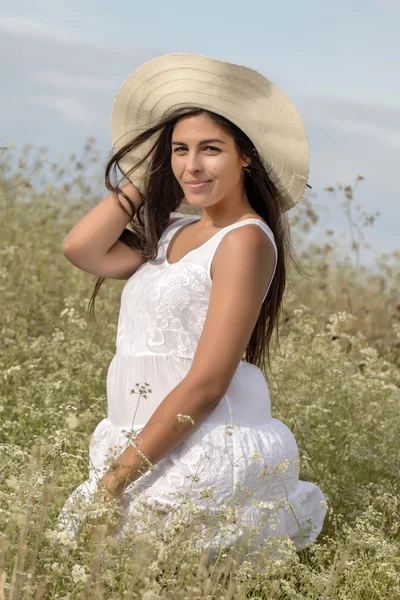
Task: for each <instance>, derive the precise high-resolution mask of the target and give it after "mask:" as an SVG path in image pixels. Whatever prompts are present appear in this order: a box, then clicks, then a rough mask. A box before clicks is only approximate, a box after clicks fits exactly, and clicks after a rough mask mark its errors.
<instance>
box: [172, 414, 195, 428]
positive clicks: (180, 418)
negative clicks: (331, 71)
mask: <svg viewBox="0 0 400 600" xmlns="http://www.w3.org/2000/svg"><path fill="white" fill-rule="evenodd" d="M176 418H177V419H178V421H179V422H180V423H186V422H190V423H191V424H192V425H194V421H193V419H192V417H190V416H189V415H181V414H180V413H179V414H178V415H176Z"/></svg>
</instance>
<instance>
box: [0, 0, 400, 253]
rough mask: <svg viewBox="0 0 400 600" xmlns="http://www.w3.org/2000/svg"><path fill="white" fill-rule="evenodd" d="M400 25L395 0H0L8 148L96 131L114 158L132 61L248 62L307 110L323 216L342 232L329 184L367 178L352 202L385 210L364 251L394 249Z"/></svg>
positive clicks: (71, 142) (0, 69) (315, 196)
mask: <svg viewBox="0 0 400 600" xmlns="http://www.w3.org/2000/svg"><path fill="white" fill-rule="evenodd" d="M399 26H400V0H357V1H356V0H354V1H351V0H348V1H342V0H335V2H322V1H321V0H303V1H302V2H298V0H286V1H285V2H274V3H273V2H270V1H269V0H253V1H252V2H248V3H246V2H243V1H241V2H238V1H236V0H202V2H199V3H190V2H182V1H178V0H169V1H168V2H164V1H161V0H153V1H147V2H146V1H141V2H138V0H130V1H129V2H127V1H126V0H120V2H119V3H110V2H108V1H107V2H106V1H105V0H96V1H95V0H80V1H78V0H69V1H68V3H67V2H61V1H60V0H52V1H50V0H36V1H35V3H32V2H31V1H29V2H28V1H27V0H19V1H18V3H15V2H14V1H11V0H3V1H2V4H1V8H0V74H1V81H2V83H3V86H2V89H3V92H2V94H0V106H1V109H2V116H3V118H2V126H1V131H0V146H7V145H9V144H10V143H11V142H14V143H15V144H16V145H17V148H19V147H22V146H23V145H24V144H26V143H32V144H34V145H37V146H46V147H48V148H49V151H48V154H49V155H50V156H51V158H55V157H58V156H59V155H60V154H63V155H68V154H69V153H72V152H75V153H77V154H78V155H79V153H80V151H81V150H82V148H83V145H84V143H85V141H86V140H87V138H88V137H89V136H93V137H94V138H96V140H97V145H98V148H99V149H100V150H101V152H102V153H104V158H105V159H106V158H107V157H109V156H110V152H111V141H110V134H109V121H110V115H111V108H112V103H113V100H114V98H115V95H116V93H117V92H118V89H119V88H120V86H121V85H122V83H123V81H124V80H125V79H126V78H127V77H128V75H129V74H130V73H131V72H132V71H134V70H135V69H136V68H137V67H138V66H140V65H141V64H143V63H144V62H147V61H149V60H151V59H152V58H155V57H156V56H159V55H161V54H165V53H169V52H195V53H199V54H203V55H206V56H210V57H213V58H217V59H221V60H227V61H230V62H236V63H239V64H243V65H246V66H249V67H251V68H253V69H256V70H258V71H260V72H261V73H262V74H263V75H265V76H266V77H268V78H269V79H271V80H272V81H273V82H274V83H275V84H276V85H278V86H279V87H281V88H282V89H283V90H284V92H285V93H286V94H287V95H288V96H289V97H290V98H291V99H292V100H293V102H294V103H295V105H296V107H297V108H298V110H299V112H300V115H301V117H302V119H303V122H304V125H305V127H306V130H307V134H308V139H309V144H310V177H309V184H310V185H311V186H312V188H313V189H312V196H310V197H311V198H312V200H313V202H314V203H315V204H316V206H317V207H319V211H320V214H321V227H322V226H323V227H324V229H325V228H334V229H335V231H336V230H337V231H343V233H344V234H346V232H347V224H346V220H345V217H344V215H343V214H342V212H341V211H340V210H339V209H338V203H337V202H335V201H334V200H333V198H332V197H331V196H330V195H329V194H328V193H327V192H326V191H324V188H325V187H327V186H335V185H336V184H337V183H339V182H340V183H342V184H343V185H348V184H349V185H351V184H353V183H354V180H355V178H356V177H357V175H362V176H364V177H365V180H364V181H362V182H361V183H360V184H359V185H358V187H357V191H356V202H358V203H359V204H360V205H361V207H362V209H363V210H365V211H366V212H368V213H374V212H375V211H380V216H379V217H378V219H377V220H376V222H375V224H374V225H373V227H372V228H370V229H368V230H367V231H366V238H367V240H368V241H369V243H370V244H371V246H372V247H371V250H368V251H364V252H363V256H362V258H363V259H364V261H367V262H369V261H371V260H373V259H374V257H376V256H378V255H379V254H381V253H391V252H393V251H395V250H398V249H399V248H400V243H399V234H398V230H399V221H400V219H399V216H400V209H399V191H398V179H397V174H398V172H399V167H398V165H397V160H396V157H397V159H398V158H399V149H400V105H399V99H400V42H399V35H398V31H399ZM292 210H296V208H294V209H292Z"/></svg>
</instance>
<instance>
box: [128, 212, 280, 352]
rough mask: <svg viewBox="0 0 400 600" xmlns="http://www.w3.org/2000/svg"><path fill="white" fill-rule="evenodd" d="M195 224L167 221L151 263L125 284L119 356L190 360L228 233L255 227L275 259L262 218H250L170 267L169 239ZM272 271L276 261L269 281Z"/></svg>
mask: <svg viewBox="0 0 400 600" xmlns="http://www.w3.org/2000/svg"><path fill="white" fill-rule="evenodd" d="M197 220H199V217H184V218H182V219H180V220H179V221H176V222H175V223H172V224H171V225H170V226H169V227H168V228H167V229H166V230H165V231H164V233H163V234H162V236H161V238H160V240H159V248H158V255H157V257H156V259H154V260H150V261H148V262H146V263H144V264H143V265H141V266H140V268H139V269H138V270H137V271H136V272H135V273H134V275H133V276H132V277H131V278H130V279H128V281H127V283H126V284H125V286H124V289H123V292H122V297H121V311H120V316H119V322H118V333H117V353H118V354H124V355H137V354H165V355H168V356H177V357H181V358H193V356H194V353H195V350H196V347H197V344H198V341H199V337H200V335H201V332H202V329H203V325H204V321H205V318H206V314H207V309H208V303H209V299H210V292H211V285H212V279H211V263H212V260H213V257H214V254H215V252H216V250H217V248H218V245H219V243H220V242H221V240H222V238H223V237H224V236H225V235H226V234H227V233H228V232H229V231H231V230H232V229H236V228H237V227H243V226H245V225H248V224H255V225H258V226H259V227H260V228H261V229H262V230H263V231H265V233H266V235H267V236H268V237H269V239H270V240H271V242H272V244H273V246H274V248H275V253H276V255H277V250H276V244H275V239H274V235H273V233H272V231H271V229H270V228H269V227H268V225H266V224H265V223H264V222H263V221H261V219H257V218H250V219H245V220H243V221H240V222H238V223H234V224H232V225H229V226H227V227H224V228H223V229H221V230H220V231H219V232H218V233H216V234H215V235H214V236H213V237H211V238H210V239H209V240H208V241H207V242H205V243H204V244H202V245H201V246H200V247H199V248H196V249H194V250H192V251H190V252H189V253H187V254H186V255H185V256H184V257H183V258H182V259H181V260H179V261H178V262H176V263H169V262H168V259H167V255H168V252H167V250H168V246H169V243H170V241H171V239H172V237H173V236H174V235H175V234H176V232H177V230H178V229H180V228H181V227H183V226H184V225H187V224H188V223H190V222H194V221H197ZM275 269H276V258H275V265H274V269H273V275H272V277H271V282H272V279H273V276H274V273H275ZM271 282H270V283H271ZM270 283H269V285H268V288H267V289H266V291H265V295H264V298H263V301H264V300H265V298H266V296H267V293H268V289H269V287H270Z"/></svg>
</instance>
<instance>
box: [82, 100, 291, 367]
mask: <svg viewBox="0 0 400 600" xmlns="http://www.w3.org/2000/svg"><path fill="white" fill-rule="evenodd" d="M199 114H206V115H207V116H208V117H210V118H211V119H212V120H213V121H215V122H216V123H218V125H219V126H220V127H222V128H223V129H224V131H226V132H227V133H228V134H230V135H231V136H232V137H233V138H234V141H235V146H236V149H237V151H238V153H239V155H240V156H241V157H242V158H244V159H248V158H250V159H251V164H250V165H249V167H247V170H245V173H246V175H245V189H246V194H247V198H248V200H249V202H250V204H251V206H252V208H253V209H254V210H255V211H256V212H257V213H258V214H259V215H260V217H262V218H263V219H264V221H265V222H266V223H267V224H268V226H269V227H270V228H271V230H272V232H273V234H274V237H275V243H276V246H277V250H278V259H277V265H276V270H275V275H274V277H273V279H272V282H271V285H270V288H269V290H268V294H267V297H266V298H265V300H264V302H263V304H262V307H261V310H260V314H259V317H258V320H257V323H256V325H255V327H254V329H253V332H252V334H251V337H250V340H249V343H248V345H247V348H246V351H245V354H244V358H245V360H246V361H247V362H249V363H252V364H254V365H256V366H258V367H259V368H263V367H264V366H265V360H266V359H267V360H268V365H269V366H270V351H269V345H270V340H271V336H272V333H273V331H274V329H275V328H276V340H277V343H278V345H279V332H278V319H279V314H280V309H281V302H282V296H283V292H284V290H285V285H286V269H287V266H288V258H289V259H292V260H293V262H294V264H295V266H296V267H297V261H296V259H295V257H294V256H293V251H292V248H291V241H290V230H289V224H288V220H287V217H286V214H285V213H282V212H281V205H282V204H281V202H282V199H281V195H280V192H279V191H278V189H277V188H276V186H275V185H274V184H273V183H272V181H271V179H270V177H269V176H268V173H267V171H266V169H265V167H264V166H263V164H262V162H261V161H260V159H259V157H258V154H257V151H256V149H255V148H254V145H253V143H252V142H251V140H250V139H249V138H248V137H247V135H246V134H245V133H244V132H243V131H242V130H241V129H239V127H237V126H236V125H234V124H233V123H232V122H231V121H229V120H227V119H225V118H224V117H222V116H221V115H218V114H216V113H213V112H210V111H208V110H205V109H202V108H191V107H187V108H180V109H177V110H176V111H174V113H173V114H171V115H169V116H168V117H166V118H164V119H162V120H161V121H159V123H158V124H157V125H156V126H154V127H152V128H150V129H148V130H146V131H144V132H143V133H141V134H140V135H138V136H136V137H135V138H134V139H133V140H131V141H130V142H129V143H127V144H125V145H124V146H123V147H122V148H120V150H118V151H117V152H116V153H115V154H114V156H113V157H112V158H111V159H110V160H109V162H108V163H107V166H106V171H105V185H106V187H107V189H108V190H110V191H112V192H114V193H115V194H120V195H122V197H124V198H125V199H126V200H127V202H128V203H129V205H130V206H131V208H132V213H131V214H133V217H132V219H131V220H130V222H129V223H130V225H131V227H132V231H131V230H129V229H125V230H124V231H123V232H122V234H121V236H120V238H119V239H120V240H121V241H122V242H123V243H125V244H126V245H128V246H130V247H131V248H134V249H135V250H136V251H138V252H139V253H140V255H141V256H142V257H143V259H145V260H149V259H150V260H153V259H155V258H156V256H157V253H158V241H159V239H160V236H161V234H162V233H163V231H164V230H165V228H166V227H167V225H168V223H169V219H170V215H171V212H174V211H177V210H178V208H179V206H180V204H181V202H182V200H183V198H184V194H183V191H182V188H181V186H180V185H179V183H178V182H177V180H176V178H175V176H174V174H173V172H172V168H171V138H172V132H173V129H174V127H175V125H176V123H177V122H178V120H179V119H180V118H182V117H185V116H186V117H188V116H194V115H199ZM155 134H159V135H158V136H157V135H156V141H155V142H154V143H153V144H152V146H151V148H150V150H149V152H148V153H147V154H146V155H145V157H144V158H143V159H142V160H141V161H139V162H138V163H136V164H135V165H134V166H133V167H132V168H131V169H130V170H129V171H128V172H124V170H123V168H122V167H121V165H120V161H121V159H122V158H123V157H124V156H125V155H126V154H128V153H129V152H131V151H132V150H134V149H135V148H137V147H139V146H140V145H141V144H142V143H144V142H146V141H147V140H149V139H150V138H152V136H154V135H155ZM147 158H149V164H148V167H147V169H146V174H145V181H146V183H145V190H144V194H143V195H142V199H143V202H142V204H141V205H140V207H139V209H138V210H137V211H136V212H135V207H134V205H133V202H132V201H131V200H130V199H129V198H128V197H127V196H126V194H124V192H122V190H121V188H120V187H119V183H121V182H122V180H123V179H127V180H128V181H129V175H131V174H132V173H133V172H134V171H135V170H136V169H137V168H138V167H140V166H141V165H142V164H143V163H144V161H145V160H146V159H147ZM117 168H118V169H119V171H120V172H121V173H123V178H120V181H119V183H116V185H113V184H112V183H111V177H110V174H111V171H112V169H113V170H114V174H115V175H116V174H117ZM118 202H119V200H118ZM119 204H120V206H121V208H124V207H123V206H122V204H121V203H120V202H119ZM145 223H146V226H145ZM103 281H104V278H103V277H99V278H98V279H97V281H96V284H95V288H94V291H93V294H92V296H91V298H90V301H89V307H88V312H89V316H90V318H91V319H95V314H94V301H95V297H96V295H97V293H98V291H99V288H100V286H101V284H102V283H103Z"/></svg>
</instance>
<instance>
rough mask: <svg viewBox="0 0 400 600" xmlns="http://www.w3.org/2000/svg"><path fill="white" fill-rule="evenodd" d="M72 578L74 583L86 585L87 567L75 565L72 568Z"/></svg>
mask: <svg viewBox="0 0 400 600" xmlns="http://www.w3.org/2000/svg"><path fill="white" fill-rule="evenodd" d="M71 577H72V581H73V582H74V583H81V582H82V583H85V582H86V580H87V577H88V576H87V573H86V571H85V567H82V566H81V565H74V566H73V567H72V571H71Z"/></svg>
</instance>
